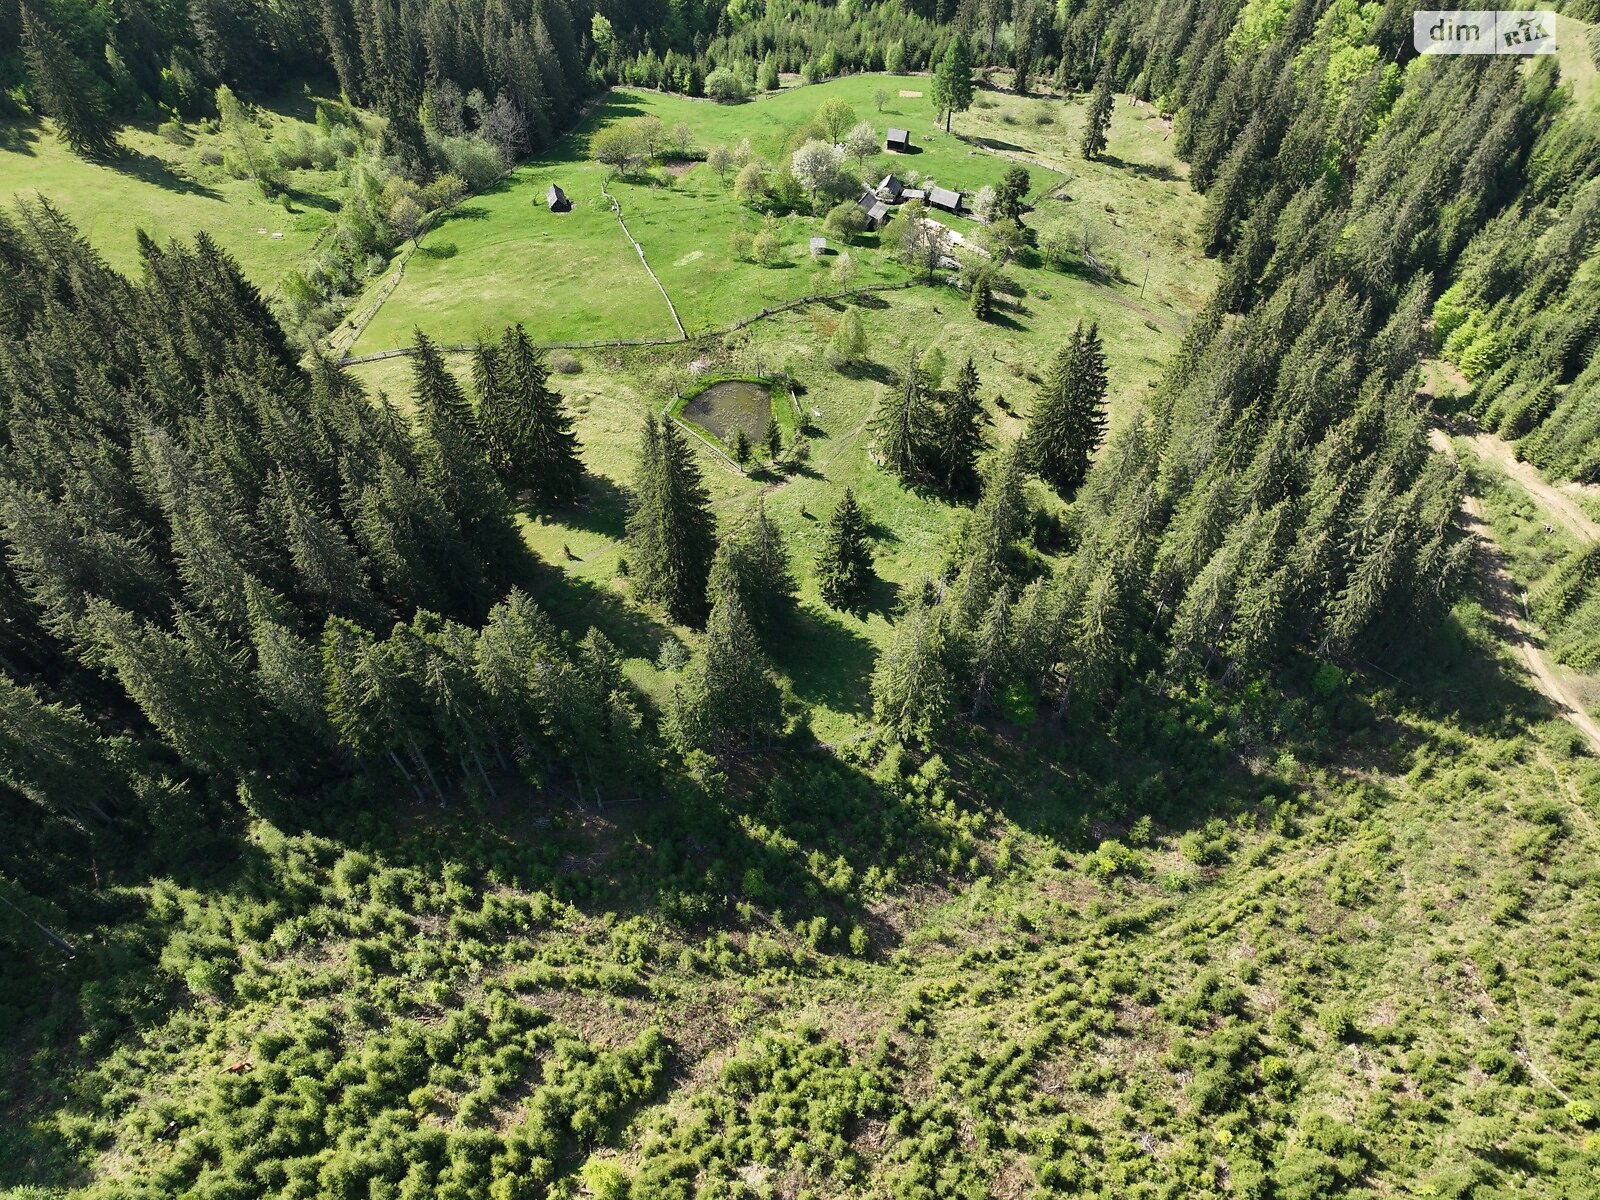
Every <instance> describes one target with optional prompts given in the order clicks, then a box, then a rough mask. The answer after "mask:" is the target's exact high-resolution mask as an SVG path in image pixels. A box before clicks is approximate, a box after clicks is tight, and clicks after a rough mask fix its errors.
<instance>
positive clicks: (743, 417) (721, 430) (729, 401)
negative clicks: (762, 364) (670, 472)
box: [682, 379, 772, 445]
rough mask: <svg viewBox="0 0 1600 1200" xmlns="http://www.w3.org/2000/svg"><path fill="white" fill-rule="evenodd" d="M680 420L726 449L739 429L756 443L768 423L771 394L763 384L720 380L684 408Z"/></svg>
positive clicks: (738, 380)
mask: <svg viewBox="0 0 1600 1200" xmlns="http://www.w3.org/2000/svg"><path fill="white" fill-rule="evenodd" d="M682 416H683V419H684V420H685V421H693V422H694V423H695V424H696V425H698V426H700V428H701V429H704V430H705V431H706V432H707V433H709V434H711V436H712V437H715V438H720V439H721V440H722V441H724V442H727V443H729V444H730V445H731V444H732V443H733V439H734V438H735V437H737V436H738V431H739V430H741V429H742V430H744V433H745V436H746V437H747V438H749V439H750V440H751V441H752V442H759V441H760V440H761V438H762V436H763V435H765V434H766V432H767V422H768V421H770V420H772V391H771V389H770V388H768V386H767V385H766V384H764V383H751V382H750V381H749V380H747V379H724V380H723V381H722V382H721V383H713V384H712V385H711V386H710V387H708V388H706V390H705V391H703V392H701V393H700V394H699V395H698V396H696V397H694V398H693V399H692V400H690V401H689V402H688V403H687V404H685V405H684V406H683V413H682Z"/></svg>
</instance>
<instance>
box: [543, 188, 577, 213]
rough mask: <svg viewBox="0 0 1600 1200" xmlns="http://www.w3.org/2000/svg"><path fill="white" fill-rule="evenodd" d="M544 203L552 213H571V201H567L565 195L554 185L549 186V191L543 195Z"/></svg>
mask: <svg viewBox="0 0 1600 1200" xmlns="http://www.w3.org/2000/svg"><path fill="white" fill-rule="evenodd" d="M544 202H545V203H546V204H548V205H549V206H550V211H551V212H554V213H564V212H571V211H572V201H571V200H568V199H567V194H566V193H565V192H563V191H562V190H561V189H560V188H559V187H557V186H556V185H555V184H553V183H552V184H551V185H550V190H549V191H548V192H546V193H545V194H544Z"/></svg>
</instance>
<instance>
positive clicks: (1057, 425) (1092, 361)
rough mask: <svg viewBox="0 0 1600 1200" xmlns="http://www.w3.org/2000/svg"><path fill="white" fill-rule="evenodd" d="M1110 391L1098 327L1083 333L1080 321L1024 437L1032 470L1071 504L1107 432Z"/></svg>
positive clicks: (1048, 377)
mask: <svg viewBox="0 0 1600 1200" xmlns="http://www.w3.org/2000/svg"><path fill="white" fill-rule="evenodd" d="M1106 390H1107V379H1106V367H1105V352H1104V350H1103V348H1102V346H1101V342H1100V330H1099V327H1098V326H1097V325H1090V326H1089V329H1088V331H1087V332H1085V330H1084V329H1083V326H1082V324H1081V323H1080V324H1079V326H1078V329H1077V331H1076V332H1075V333H1074V334H1073V337H1072V340H1071V341H1070V342H1068V344H1067V345H1066V346H1064V347H1062V349H1061V351H1060V353H1059V354H1057V355H1056V359H1055V362H1054V363H1052V364H1051V367H1050V371H1049V373H1048V374H1047V375H1046V376H1045V380H1044V383H1043V384H1042V385H1041V386H1040V389H1039V399H1038V400H1037V402H1036V403H1035V405H1034V410H1033V412H1032V413H1031V414H1030V416H1029V419H1028V432H1027V436H1026V444H1027V451H1028V458H1029V463H1030V465H1031V466H1032V468H1033V470H1034V472H1035V473H1036V474H1037V475H1038V476H1039V477H1040V478H1041V479H1043V480H1044V481H1045V482H1046V483H1048V484H1050V485H1051V486H1052V487H1054V488H1055V489H1056V491H1058V492H1060V493H1061V495H1062V496H1064V497H1066V498H1067V499H1069V500H1070V499H1071V498H1072V497H1073V496H1074V495H1076V494H1077V491H1078V489H1079V488H1080V487H1082V486H1083V481H1084V479H1085V478H1087V476H1088V473H1089V462H1090V459H1091V458H1092V457H1093V455H1094V451H1095V449H1096V447H1098V446H1099V444H1100V439H1101V437H1102V435H1103V434H1104V432H1105V422H1106V416H1105V402H1106Z"/></svg>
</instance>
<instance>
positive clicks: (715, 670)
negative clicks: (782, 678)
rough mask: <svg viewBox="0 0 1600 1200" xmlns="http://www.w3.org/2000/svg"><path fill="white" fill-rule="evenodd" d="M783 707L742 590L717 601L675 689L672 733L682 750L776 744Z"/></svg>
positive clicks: (670, 723) (671, 704)
mask: <svg viewBox="0 0 1600 1200" xmlns="http://www.w3.org/2000/svg"><path fill="white" fill-rule="evenodd" d="M780 717H781V703H780V698H779V695H778V688H777V685H776V684H775V683H774V682H773V680H772V675H771V673H770V671H769V670H768V668H767V660H766V656H765V655H764V654H763V653H762V651H761V644H760V642H759V641H757V640H756V635H755V630H754V629H753V628H752V627H751V624H750V620H749V618H748V617H747V616H746V614H745V611H744V605H743V604H742V603H741V602H740V600H739V595H738V593H737V592H736V591H732V590H729V591H726V592H724V593H723V594H721V595H720V596H718V597H717V601H716V604H715V605H714V606H713V607H712V609H711V617H710V619H709V620H708V621H707V622H706V632H705V636H704V638H702V639H701V642H700V647H699V649H697V650H696V651H695V653H694V656H693V657H692V658H691V659H690V660H689V664H688V666H686V667H685V668H684V670H683V675H682V676H681V677H680V678H679V680H678V682H677V684H676V685H675V686H674V687H673V690H672V698H671V700H670V701H669V703H668V706H667V730H668V734H669V736H670V737H671V738H672V740H673V742H674V743H675V744H676V745H677V746H678V747H679V748H680V749H682V750H685V751H687V750H696V749H698V750H713V751H720V750H730V749H734V748H737V747H742V746H750V745H754V744H756V743H757V742H763V741H771V740H772V737H773V735H774V734H775V733H777V732H778V724H779V720H780Z"/></svg>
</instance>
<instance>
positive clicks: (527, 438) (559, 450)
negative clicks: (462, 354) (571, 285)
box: [473, 324, 583, 504]
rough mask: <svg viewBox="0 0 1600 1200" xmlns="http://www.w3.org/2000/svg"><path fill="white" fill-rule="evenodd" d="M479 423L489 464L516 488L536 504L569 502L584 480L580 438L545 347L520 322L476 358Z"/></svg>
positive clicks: (573, 498) (474, 363)
mask: <svg viewBox="0 0 1600 1200" xmlns="http://www.w3.org/2000/svg"><path fill="white" fill-rule="evenodd" d="M473 378H474V381H475V383H476V386H477V391H478V423H479V426H480V428H481V429H482V431H483V443H484V452H485V454H486V456H487V457H488V460H489V464H490V466H492V467H493V468H494V470H495V473H496V474H498V475H499V476H500V479H501V480H502V481H503V482H504V483H505V485H506V487H507V488H509V489H511V490H512V491H513V492H522V491H526V492H530V493H531V494H532V495H533V498H534V500H535V502H536V503H541V504H567V503H570V502H571V501H573V500H575V499H576V498H577V495H578V490H579V487H580V486H581V484H582V481H583V465H582V463H581V462H579V460H578V439H577V436H576V435H575V434H574V433H573V432H572V418H571V417H570V416H569V415H568V414H567V411H566V409H565V407H564V406H563V404H562V402H561V397H560V396H559V395H557V394H556V393H555V391H554V390H553V389H552V388H551V387H550V367H549V363H548V361H547V360H546V358H545V355H544V351H542V350H540V349H539V348H538V347H537V346H535V345H534V344H533V340H532V339H531V338H529V337H528V332H527V330H526V329H524V328H523V327H522V325H521V324H517V325H514V326H512V327H511V328H509V329H507V330H506V331H505V334H504V335H503V336H502V337H501V339H500V343H499V345H498V346H496V347H494V348H492V349H491V348H488V347H480V349H479V350H478V352H477V354H476V355H475V357H474V361H473Z"/></svg>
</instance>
